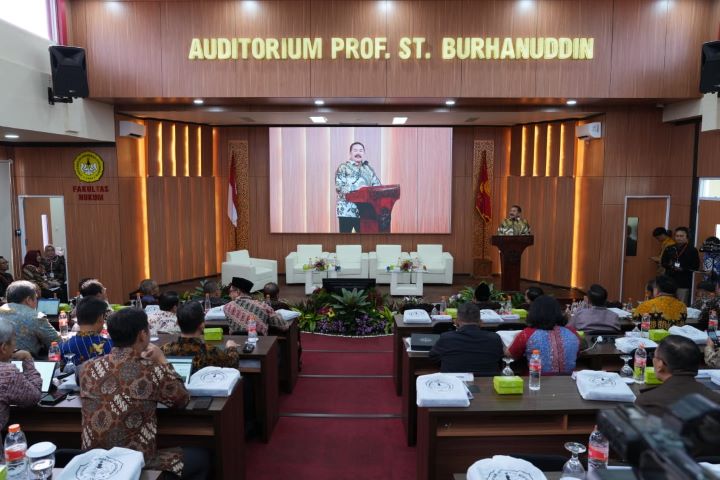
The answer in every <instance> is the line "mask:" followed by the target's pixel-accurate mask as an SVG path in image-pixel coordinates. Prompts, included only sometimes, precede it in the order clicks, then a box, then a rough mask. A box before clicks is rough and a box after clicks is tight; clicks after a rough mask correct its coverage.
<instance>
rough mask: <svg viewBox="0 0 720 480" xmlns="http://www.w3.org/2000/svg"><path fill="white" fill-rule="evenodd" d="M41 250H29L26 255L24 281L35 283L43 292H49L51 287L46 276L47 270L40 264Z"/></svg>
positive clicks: (23, 270) (23, 272) (23, 266)
mask: <svg viewBox="0 0 720 480" xmlns="http://www.w3.org/2000/svg"><path fill="white" fill-rule="evenodd" d="M41 258H42V256H41V255H40V250H29V251H28V252H27V253H26V254H25V259H24V260H23V265H22V279H23V280H27V281H29V282H33V283H34V284H35V285H37V286H38V287H40V288H41V289H42V290H47V289H48V287H49V285H48V282H47V277H46V276H45V269H44V268H43V266H42V265H41V264H40V259H41Z"/></svg>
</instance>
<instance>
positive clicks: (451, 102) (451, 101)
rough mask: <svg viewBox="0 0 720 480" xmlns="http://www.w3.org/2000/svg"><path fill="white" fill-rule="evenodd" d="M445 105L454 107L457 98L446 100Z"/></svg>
mask: <svg viewBox="0 0 720 480" xmlns="http://www.w3.org/2000/svg"><path fill="white" fill-rule="evenodd" d="M445 105H447V106H448V107H452V106H453V105H455V100H445Z"/></svg>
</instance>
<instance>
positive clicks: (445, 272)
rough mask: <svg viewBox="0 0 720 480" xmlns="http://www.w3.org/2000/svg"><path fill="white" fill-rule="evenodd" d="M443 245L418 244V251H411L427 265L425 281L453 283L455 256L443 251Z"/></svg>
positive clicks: (411, 254)
mask: <svg viewBox="0 0 720 480" xmlns="http://www.w3.org/2000/svg"><path fill="white" fill-rule="evenodd" d="M442 248H443V247H442V245H437V244H433V245H418V246H417V252H410V256H411V257H413V258H415V256H417V257H418V258H419V259H420V263H421V264H423V265H425V267H426V268H427V270H426V271H425V275H424V279H425V283H444V284H447V285H452V283H453V257H452V255H450V253H449V252H443V251H442Z"/></svg>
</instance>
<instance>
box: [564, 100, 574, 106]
mask: <svg viewBox="0 0 720 480" xmlns="http://www.w3.org/2000/svg"><path fill="white" fill-rule="evenodd" d="M565 103H566V104H567V105H575V104H576V103H577V100H568V101H567V102H565Z"/></svg>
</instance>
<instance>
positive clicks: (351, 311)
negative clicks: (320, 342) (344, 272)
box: [293, 288, 395, 336]
mask: <svg viewBox="0 0 720 480" xmlns="http://www.w3.org/2000/svg"><path fill="white" fill-rule="evenodd" d="M293 310H295V311H297V312H300V319H299V326H300V329H301V330H303V331H306V332H316V333H325V334H334V335H350V336H365V335H386V334H389V333H390V332H391V331H392V326H393V323H394V314H395V313H394V311H393V310H392V308H391V305H389V304H388V303H387V302H386V297H385V296H383V295H382V294H380V293H379V292H378V291H377V290H375V289H369V290H357V289H353V290H346V289H342V294H340V295H338V294H331V293H329V292H328V291H327V290H324V289H322V288H320V289H317V290H316V291H315V292H314V293H313V294H312V295H311V296H310V298H308V299H307V300H305V301H303V302H300V303H299V304H297V305H296V306H295V307H294V308H293Z"/></svg>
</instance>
